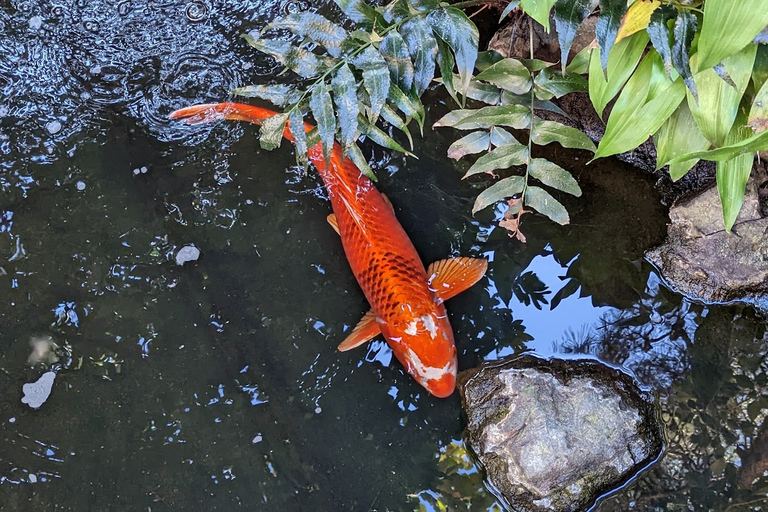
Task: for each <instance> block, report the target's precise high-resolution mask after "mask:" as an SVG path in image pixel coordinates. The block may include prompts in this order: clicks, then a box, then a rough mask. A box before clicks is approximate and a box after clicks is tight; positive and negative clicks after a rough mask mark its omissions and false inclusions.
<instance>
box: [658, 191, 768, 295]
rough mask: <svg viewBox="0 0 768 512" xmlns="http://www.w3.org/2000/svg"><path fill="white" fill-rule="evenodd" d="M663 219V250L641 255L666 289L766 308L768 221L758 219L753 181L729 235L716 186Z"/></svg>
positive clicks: (677, 206)
mask: <svg viewBox="0 0 768 512" xmlns="http://www.w3.org/2000/svg"><path fill="white" fill-rule="evenodd" d="M669 219H670V221H671V223H670V225H669V230H668V235H667V240H666V242H665V243H664V245H661V246H659V247H657V248H655V249H652V250H650V251H648V252H647V253H646V257H647V258H648V260H649V261H650V262H651V263H653V264H654V265H655V266H656V267H657V268H658V269H659V271H660V272H661V275H662V276H663V277H664V279H665V280H666V282H667V284H669V285H670V286H671V287H672V288H674V289H675V290H677V291H679V292H680V293H683V294H685V295H687V296H689V297H691V298H693V299H698V300H704V301H708V302H730V301H744V302H748V303H751V304H754V305H756V306H758V307H759V308H761V309H763V310H766V309H768V237H766V236H765V234H766V232H768V218H764V217H763V216H762V215H761V212H760V204H759V199H758V193H757V186H756V184H755V181H754V180H750V181H749V183H747V191H746V195H745V196H744V204H743V206H742V207H741V211H740V212H739V216H738V217H737V219H736V222H735V224H734V226H733V230H732V232H731V233H726V231H725V227H724V225H723V211H722V208H721V207H720V199H719V198H718V194H717V188H716V187H711V188H709V189H707V190H705V191H704V192H702V193H701V194H699V195H697V196H695V197H693V198H691V199H689V200H687V201H685V202H683V203H680V204H678V205H675V206H673V207H672V208H671V209H670V211H669Z"/></svg>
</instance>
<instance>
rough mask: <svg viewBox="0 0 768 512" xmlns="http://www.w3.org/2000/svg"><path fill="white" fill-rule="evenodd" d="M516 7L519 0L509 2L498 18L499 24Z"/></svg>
mask: <svg viewBox="0 0 768 512" xmlns="http://www.w3.org/2000/svg"><path fill="white" fill-rule="evenodd" d="M518 5H520V0H510V2H509V3H508V4H507V6H506V7H505V8H504V10H503V11H501V16H499V23H501V22H502V20H503V19H504V18H506V17H507V16H509V13H511V12H512V11H514V10H515V8H516V7H517V6H518Z"/></svg>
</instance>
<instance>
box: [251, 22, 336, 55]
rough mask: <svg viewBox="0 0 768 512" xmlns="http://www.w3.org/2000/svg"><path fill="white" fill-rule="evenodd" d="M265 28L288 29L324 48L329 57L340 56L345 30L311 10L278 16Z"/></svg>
mask: <svg viewBox="0 0 768 512" xmlns="http://www.w3.org/2000/svg"><path fill="white" fill-rule="evenodd" d="M265 30H288V31H290V32H291V33H293V34H295V35H296V36H298V37H300V38H301V39H307V38H308V39H311V40H312V41H314V42H316V43H318V44H319V45H320V46H322V47H323V48H325V49H326V51H327V52H328V55H330V56H331V57H336V58H339V57H341V44H342V43H343V42H344V40H345V39H346V38H347V31H346V30H344V29H343V28H341V27H340V26H338V25H337V24H335V23H333V22H332V21H330V20H328V19H327V18H325V17H324V16H321V15H320V14H317V13H316V12H312V11H301V12H296V13H293V14H289V15H288V16H284V17H282V18H278V19H276V20H275V21H273V22H271V23H270V24H269V25H267V26H266V28H265Z"/></svg>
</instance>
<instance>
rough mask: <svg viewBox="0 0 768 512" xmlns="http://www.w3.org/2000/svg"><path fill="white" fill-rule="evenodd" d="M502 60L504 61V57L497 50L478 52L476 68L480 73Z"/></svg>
mask: <svg viewBox="0 0 768 512" xmlns="http://www.w3.org/2000/svg"><path fill="white" fill-rule="evenodd" d="M500 60H504V56H503V55H502V54H500V53H499V52H497V51H496V50H486V51H484V52H478V53H477V60H476V61H475V68H477V70H478V71H485V70H486V69H488V68H489V67H491V66H493V65H494V64H496V63H497V62H499V61H500Z"/></svg>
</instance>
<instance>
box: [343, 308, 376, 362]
mask: <svg viewBox="0 0 768 512" xmlns="http://www.w3.org/2000/svg"><path fill="white" fill-rule="evenodd" d="M379 334H381V329H380V328H379V324H378V323H377V322H376V313H374V311H373V310H370V311H368V312H367V313H366V314H365V315H364V316H363V318H361V319H360V321H359V322H357V325H356V326H355V328H354V329H352V332H351V333H349V336H347V339H345V340H344V341H342V342H341V344H340V345H339V347H338V349H339V352H346V351H347V350H352V349H353V348H356V347H359V346H360V345H362V344H363V343H365V342H366V341H369V340H371V339H373V338H375V337H376V336H378V335H379Z"/></svg>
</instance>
